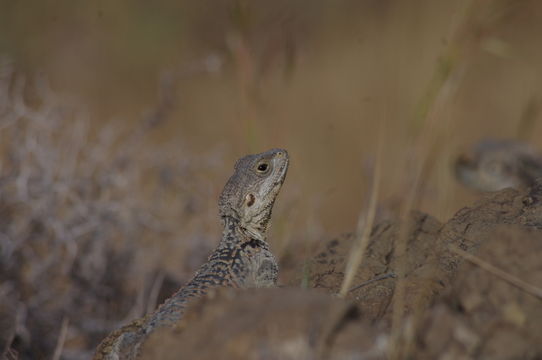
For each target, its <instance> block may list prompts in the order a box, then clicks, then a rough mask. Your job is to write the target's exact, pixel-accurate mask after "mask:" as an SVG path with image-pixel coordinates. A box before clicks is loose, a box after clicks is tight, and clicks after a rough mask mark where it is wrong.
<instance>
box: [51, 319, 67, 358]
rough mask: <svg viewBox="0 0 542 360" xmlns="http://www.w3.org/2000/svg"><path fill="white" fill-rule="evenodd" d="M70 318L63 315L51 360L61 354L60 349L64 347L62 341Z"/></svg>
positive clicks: (64, 338) (64, 340)
mask: <svg viewBox="0 0 542 360" xmlns="http://www.w3.org/2000/svg"><path fill="white" fill-rule="evenodd" d="M69 323H70V320H69V319H68V318H67V317H65V318H64V319H62V326H61V327H60V334H59V335H58V340H57V342H56V347H55V352H54V353H53V357H52V359H53V360H58V359H60V356H61V355H62V350H63V349H64V343H65V342H66V335H67V334H68V325H69Z"/></svg>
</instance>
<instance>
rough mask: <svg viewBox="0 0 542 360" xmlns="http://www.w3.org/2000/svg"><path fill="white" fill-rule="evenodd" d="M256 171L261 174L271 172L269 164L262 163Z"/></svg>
mask: <svg viewBox="0 0 542 360" xmlns="http://www.w3.org/2000/svg"><path fill="white" fill-rule="evenodd" d="M256 171H257V172H258V173H260V174H266V173H267V172H268V171H269V164H268V163H267V162H261V163H259V164H258V166H257V167H256Z"/></svg>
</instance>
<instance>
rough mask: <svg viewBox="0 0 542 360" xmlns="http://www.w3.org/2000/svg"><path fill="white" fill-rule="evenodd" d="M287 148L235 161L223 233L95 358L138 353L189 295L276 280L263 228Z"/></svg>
mask: <svg viewBox="0 0 542 360" xmlns="http://www.w3.org/2000/svg"><path fill="white" fill-rule="evenodd" d="M288 162H289V159H288V153H287V152H286V151H285V150H282V149H273V150H269V151H266V152H264V153H261V154H256V155H248V156H245V157H244V158H242V159H240V160H239V161H237V163H236V164H235V170H234V174H233V175H232V177H231V178H230V179H229V180H228V182H227V183H226V186H225V187H224V190H223V191H222V194H221V195H220V199H219V212H220V216H221V219H222V224H223V226H224V231H223V234H222V239H221V241H220V243H219V245H218V247H217V248H216V249H215V251H214V252H213V253H212V254H211V255H210V256H209V258H208V260H207V262H206V263H204V264H203V265H202V266H201V267H200V268H199V270H198V271H197V273H196V274H195V275H194V277H193V278H192V280H190V281H189V282H188V283H187V284H186V285H185V286H183V287H182V288H181V289H180V290H179V291H177V293H175V294H174V295H173V296H172V297H170V298H169V299H168V300H167V301H166V302H165V303H164V304H162V305H161V306H160V307H159V308H158V309H157V310H156V311H154V312H153V313H152V314H149V315H147V316H145V317H143V318H141V319H137V320H135V321H133V322H132V323H130V324H128V325H126V326H124V327H122V328H120V329H118V330H116V331H114V332H112V333H111V334H110V335H109V336H107V337H106V338H105V339H104V340H103V341H102V343H101V344H100V345H99V346H98V348H97V350H96V354H95V355H94V359H95V360H102V359H107V360H117V359H119V360H120V359H123V360H124V359H135V358H137V355H138V351H139V348H140V346H141V345H142V344H143V342H144V341H145V339H146V338H147V337H148V336H149V334H151V333H152V332H153V331H155V330H156V329H158V328H160V327H164V326H173V325H174V324H175V323H177V322H178V321H179V320H180V319H181V318H182V316H183V313H184V310H185V307H186V306H187V305H188V304H189V303H190V301H191V300H192V299H195V298H198V297H201V296H203V295H205V294H206V293H207V291H208V290H209V289H210V288H213V287H219V286H227V287H233V288H252V287H270V286H275V284H276V281H277V276H278V264H277V261H276V260H275V258H274V256H273V254H272V253H271V251H270V250H269V246H268V244H267V242H266V233H267V229H268V226H269V221H270V219H271V212H272V209H273V204H274V202H275V200H276V198H277V195H278V193H279V191H280V188H281V186H282V184H283V182H284V179H285V177H286V172H287V169H288Z"/></svg>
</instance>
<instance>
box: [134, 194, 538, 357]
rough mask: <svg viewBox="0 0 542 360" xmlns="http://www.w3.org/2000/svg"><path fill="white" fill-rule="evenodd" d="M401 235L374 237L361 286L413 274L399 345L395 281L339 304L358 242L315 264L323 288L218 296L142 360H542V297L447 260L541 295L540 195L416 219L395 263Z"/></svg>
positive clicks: (158, 340) (384, 232)
mask: <svg viewBox="0 0 542 360" xmlns="http://www.w3.org/2000/svg"><path fill="white" fill-rule="evenodd" d="M399 228H400V227H399V225H398V223H396V222H395V223H394V222H386V223H382V224H380V225H378V226H376V227H375V228H374V230H373V234H372V237H371V242H370V244H369V247H368V251H367V253H366V257H365V259H364V263H363V264H362V266H361V267H360V269H359V271H358V273H357V274H356V279H355V282H356V283H362V282H364V281H367V280H369V279H371V278H374V277H376V276H378V275H382V274H385V273H388V272H394V273H397V274H401V273H402V274H404V277H401V279H402V280H401V281H402V286H404V295H403V298H402V300H403V301H402V304H403V309H404V310H405V312H404V318H403V320H402V321H400V323H399V325H398V328H399V331H398V334H399V335H398V336H397V337H394V336H392V335H391V334H392V332H391V329H392V325H393V317H394V314H396V311H397V310H396V309H395V308H394V304H395V301H396V300H394V294H396V293H397V287H398V278H392V279H386V280H382V281H377V282H374V283H371V284H368V285H367V286H364V287H362V288H360V289H357V290H355V291H351V292H350V293H349V295H348V296H347V299H346V300H341V299H339V298H337V297H336V296H333V295H334V294H336V293H337V292H338V291H339V289H340V286H341V283H342V281H343V278H344V274H343V272H344V267H345V257H346V256H347V255H348V253H349V249H350V246H351V243H352V236H343V237H340V238H338V239H334V240H332V241H330V242H328V243H327V244H326V245H325V246H323V248H322V249H320V250H319V251H318V252H317V254H316V255H315V256H314V258H313V264H312V266H311V268H310V284H311V287H314V288H315V289H312V290H303V289H299V288H292V287H285V288H279V289H271V290H269V289H268V290H254V291H247V292H241V293H235V292H232V291H219V292H218V293H216V294H214V295H213V296H211V297H210V298H209V299H206V300H203V301H201V302H199V303H197V304H195V305H194V306H193V307H192V309H191V311H190V312H189V313H188V315H187V318H186V319H185V320H184V321H183V322H182V323H181V324H179V326H178V328H177V329H175V330H172V331H171V330H170V331H163V332H161V333H158V334H156V335H155V336H153V337H152V338H151V340H150V341H149V343H148V344H147V345H146V346H145V348H144V357H145V358H148V359H152V358H163V359H176V358H178V356H179V354H182V355H183V358H196V357H197V358H200V359H216V358H221V359H238V358H239V357H240V356H241V357H243V358H247V359H383V358H386V354H389V352H390V351H393V348H394V346H395V349H396V350H397V351H398V352H399V353H401V355H406V354H409V355H410V356H411V357H412V358H416V359H474V358H477V359H538V358H540V357H541V356H542V300H541V298H540V297H539V298H537V297H535V296H534V295H532V294H529V293H527V292H526V291H525V290H522V289H520V288H518V287H516V286H513V285H511V284H510V283H508V282H506V281H504V280H503V279H502V278H501V277H499V276H497V275H495V274H493V273H490V272H488V271H487V270H485V269H482V268H481V267H480V266H478V265H475V264H472V263H470V262H468V261H466V260H464V258H463V257H462V256H460V255H458V254H457V253H454V252H452V251H450V250H449V249H450V246H457V247H459V248H460V249H463V250H465V251H467V252H468V253H471V254H475V255H476V256H477V257H478V258H479V259H481V260H483V261H485V262H488V263H490V264H492V265H493V266H495V267H497V268H498V269H500V270H502V271H504V272H506V273H508V274H510V275H512V276H515V277H517V278H519V279H521V280H523V281H525V282H526V283H529V284H532V285H535V286H538V287H539V288H540V287H541V286H542V262H540V254H541V253H542V241H541V240H542V185H541V186H539V187H538V188H535V189H533V190H530V191H524V192H520V191H515V190H511V189H508V190H504V191H501V192H499V193H495V194H492V195H488V196H487V197H486V198H485V199H483V200H481V201H479V202H478V203H477V204H475V205H474V206H471V207H468V208H464V209H462V210H461V211H459V212H458V213H457V214H456V215H455V216H454V217H453V218H452V219H451V220H450V221H448V222H447V223H446V224H440V223H439V222H438V221H437V220H435V219H433V218H431V217H430V216H427V215H424V214H421V213H412V214H411V215H410V217H409V221H408V240H407V246H406V253H405V255H404V257H397V256H396V255H395V254H394V249H396V248H397V242H398V241H399V239H400V231H399ZM539 296H540V295H539Z"/></svg>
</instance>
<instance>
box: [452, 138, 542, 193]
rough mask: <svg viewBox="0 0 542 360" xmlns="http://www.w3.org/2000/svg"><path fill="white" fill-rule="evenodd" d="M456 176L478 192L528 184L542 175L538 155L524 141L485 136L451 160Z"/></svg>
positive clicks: (541, 162) (540, 156) (541, 163)
mask: <svg viewBox="0 0 542 360" xmlns="http://www.w3.org/2000/svg"><path fill="white" fill-rule="evenodd" d="M454 171H455V176H456V178H457V179H458V180H459V181H460V182H461V183H462V184H464V185H466V186H468V187H470V188H473V189H476V190H481V191H498V190H502V189H504V188H507V187H515V188H518V187H529V186H531V185H533V184H534V182H535V180H536V179H537V178H539V177H542V154H540V153H539V152H537V151H536V149H534V148H533V147H531V146H530V145H528V144H526V143H522V142H519V141H514V140H496V139H487V140H483V141H480V142H478V143H476V144H475V145H474V146H472V148H471V149H470V150H468V151H466V152H463V153H461V154H460V155H459V156H458V157H457V158H456V160H455V163H454Z"/></svg>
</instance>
